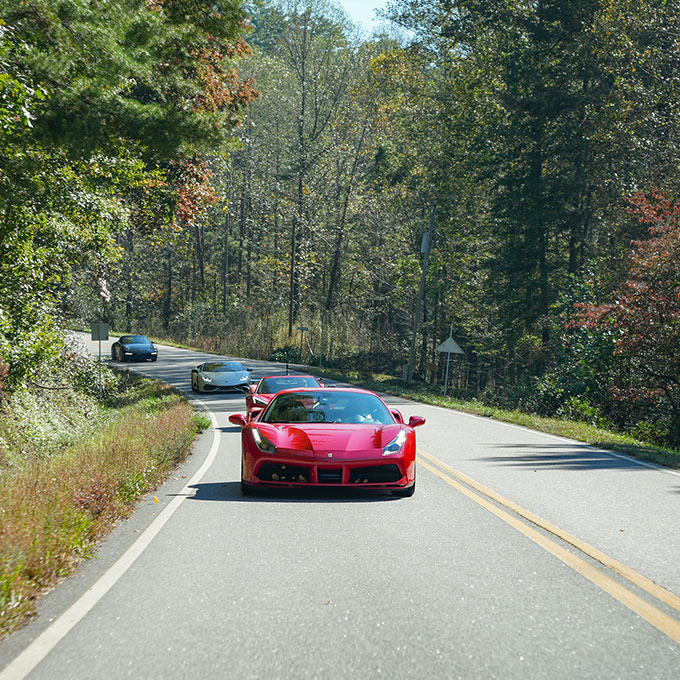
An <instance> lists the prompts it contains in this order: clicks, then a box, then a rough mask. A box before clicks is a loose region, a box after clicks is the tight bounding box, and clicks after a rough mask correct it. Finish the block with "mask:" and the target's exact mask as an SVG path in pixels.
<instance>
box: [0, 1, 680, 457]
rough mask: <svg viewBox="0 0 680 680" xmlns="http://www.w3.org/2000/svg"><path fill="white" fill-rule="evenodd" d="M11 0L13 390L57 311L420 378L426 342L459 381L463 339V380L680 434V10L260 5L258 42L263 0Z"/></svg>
mask: <svg viewBox="0 0 680 680" xmlns="http://www.w3.org/2000/svg"><path fill="white" fill-rule="evenodd" d="M2 2H3V0H0V3H2ZM4 2H5V4H6V5H7V8H6V9H7V11H6V12H4V14H3V16H4V17H5V25H4V27H3V32H2V45H1V46H0V64H2V66H3V69H2V70H3V71H5V75H4V76H3V78H2V79H0V88H1V89H0V117H1V119H0V123H1V125H0V130H1V132H0V134H2V135H3V136H2V140H3V142H2V145H1V146H0V152H1V153H2V154H3V163H2V167H3V171H2V172H3V175H2V176H0V190H1V194H0V199H1V200H2V206H1V208H2V213H1V215H2V218H3V227H2V230H3V231H2V232H1V239H0V247H1V248H3V258H2V261H1V262H0V268H3V267H4V269H3V270H0V277H1V278H0V287H2V290H1V291H0V309H1V310H2V311H1V312H0V331H1V334H2V336H3V337H5V338H11V339H12V340H13V342H12V343H10V342H5V344H4V345H0V354H2V356H3V357H4V361H5V363H6V364H9V365H10V367H12V370H11V371H10V377H9V378H7V380H9V381H10V382H11V380H12V379H13V378H12V375H14V376H16V375H17V374H18V373H17V371H18V369H17V368H16V367H17V365H19V366H20V365H22V364H21V360H20V357H22V356H29V355H30V356H31V357H33V356H37V355H38V353H39V351H40V348H42V347H45V346H46V344H47V343H45V340H44V337H43V335H44V334H46V333H48V334H49V333H50V332H51V331H50V323H52V322H49V323H48V322H47V319H48V318H49V317H48V314H53V313H54V312H55V310H56V311H61V310H64V309H66V310H67V311H68V314H69V315H70V316H72V317H74V318H76V319H79V320H80V321H82V322H87V321H89V320H91V319H93V318H95V317H97V318H103V319H105V320H107V321H109V322H110V323H111V324H112V325H113V326H114V327H115V328H117V329H119V330H121V331H124V330H130V331H139V332H147V333H151V334H156V335H164V336H166V337H171V338H173V339H176V340H180V341H189V342H192V343H195V344H199V345H202V346H204V347H208V348H214V349H221V350H222V351H225V352H228V353H231V354H234V355H242V356H252V357H265V358H266V357H269V356H270V355H272V353H276V356H284V355H285V356H286V357H288V358H290V359H291V360H292V359H295V358H299V359H301V360H305V361H317V362H322V363H324V364H346V365H347V364H351V365H352V366H353V367H355V368H357V369H362V368H365V369H367V370H368V369H374V370H381V371H386V372H391V373H393V374H394V375H401V370H402V366H403V364H404V363H405V362H407V361H408V360H409V356H410V354H411V351H412V348H411V345H412V342H413V340H414V339H415V348H414V349H415V375H416V377H417V378H419V379H423V380H428V381H432V382H437V381H441V380H442V379H443V376H444V370H445V364H444V362H445V356H444V357H442V356H441V355H439V353H437V352H436V347H437V346H438V345H439V344H440V343H441V342H442V341H443V340H444V339H445V338H446V337H447V335H448V332H449V329H450V328H451V325H452V327H453V336H454V338H455V339H456V340H457V341H458V343H459V344H460V345H461V347H462V348H463V349H464V351H465V356H464V357H463V358H459V359H457V360H456V361H455V363H454V366H453V370H452V375H453V383H454V384H453V387H454V388H455V390H456V392H457V394H459V395H460V396H476V397H477V398H480V399H483V400H486V401H487V402H490V403H493V404H496V405H499V406H510V407H514V406H521V407H522V408H526V409H529V410H532V411H536V412H540V413H544V414H549V415H551V414H558V415H561V416H565V417H569V418H577V419H582V420H587V421H589V422H593V423H595V424H605V423H609V424H612V425H614V426H617V427H621V428H627V429H633V430H634V431H637V432H640V433H647V434H646V435H645V436H647V437H652V438H654V437H656V438H657V439H658V440H666V441H669V442H672V443H675V444H676V445H677V444H679V443H680V431H679V427H678V415H677V404H678V399H677V394H678V387H677V385H678V379H679V378H678V368H677V366H676V361H675V359H674V358H673V357H671V355H672V348H673V347H674V346H677V342H678V339H680V338H678V327H677V324H676V322H675V320H674V319H675V317H674V316H673V315H674V314H675V312H673V311H672V310H671V307H669V306H668V305H670V304H671V302H672V300H673V299H675V298H673V295H674V294H675V293H674V291H675V288H674V286H675V283H673V282H672V280H671V278H669V277H672V276H674V275H675V274H674V273H673V272H674V270H673V267H672V258H673V253H674V252H675V251H674V250H673V249H672V244H671V243H670V240H671V239H672V238H673V236H672V229H670V225H671V223H672V219H671V218H672V214H671V212H669V211H670V208H668V209H667V210H666V209H665V208H662V207H661V202H660V201H661V200H662V199H661V198H660V197H661V196H664V197H665V198H664V199H663V200H665V201H666V202H667V203H665V204H664V205H666V206H673V205H675V201H676V199H677V196H678V190H679V187H678V181H677V180H678V174H677V168H678V164H679V161H680V158H679V157H678V154H679V149H680V145H678V144H677V139H678V135H679V132H680V117H679V116H678V106H679V104H678V102H680V97H678V94H679V92H678V83H679V81H678V73H680V70H679V68H680V59H679V57H680V51H679V50H680V48H679V47H678V42H677V35H678V29H679V28H680V26H679V22H680V12H679V11H678V10H680V3H679V2H678V0H607V1H606V2H604V0H585V1H584V0H578V1H577V0H559V1H558V0H539V1H538V2H531V3H527V2H508V1H507V0H452V1H448V0H447V2H442V1H440V0H391V2H390V3H389V5H388V9H387V10H385V12H384V14H385V17H386V18H387V19H389V20H390V21H391V24H390V25H391V26H392V27H393V30H392V33H385V32H383V33H380V34H375V35H372V36H366V35H362V34H361V33H360V32H358V31H357V30H356V28H355V27H354V26H353V25H352V24H351V22H350V21H349V20H348V18H347V16H346V15H345V14H344V13H343V11H342V10H341V9H340V8H339V7H338V5H336V4H334V3H333V0H299V1H298V0H276V1H274V2H271V1H270V0H258V1H257V2H255V3H254V4H252V5H250V6H248V7H247V13H248V14H249V15H250V20H249V24H250V28H249V31H247V32H246V33H245V34H244V35H245V38H246V39H247V41H248V44H249V46H250V47H248V46H247V45H246V44H245V43H244V42H243V39H242V38H241V37H240V33H239V31H240V29H241V24H240V21H241V14H240V10H239V8H238V6H236V5H234V6H227V5H224V6H223V5H220V6H219V7H220V9H219V10H216V9H215V6H214V5H213V4H211V3H207V2H206V3H202V2H193V3H183V2H179V1H177V2H172V1H170V0H165V1H161V0H156V1H155V2H151V1H149V2H146V3H145V2H141V0H118V1H113V0H110V1H109V2H106V3H100V5H99V6H98V9H97V10H96V11H95V10H92V9H91V7H90V4H89V3H86V2H84V0H83V2H78V1H77V0H70V1H69V2H56V1H51V2H50V1H48V0H41V1H40V2H36V1H32V2H30V3H29V2H18V3H17V2H14V3H9V2H8V0H4ZM205 8H210V9H209V11H206V12H203V11H201V9H205ZM57 46H58V49H57ZM95 54H96V55H97V57H98V58H97V59H95V58H94V55H95ZM101 55H105V58H101ZM236 59H240V62H239V73H240V76H239V75H237V74H236V72H235V71H234V60H236ZM253 83H255V85H253ZM253 87H257V90H258V92H259V96H258V97H255V92H254V90H253ZM239 111H240V112H241V119H242V125H241V126H240V127H238V128H236V131H235V135H236V140H235V141H234V142H233V143H232V145H231V146H230V147H226V146H225V143H224V142H225V140H226V138H227V137H228V136H229V134H232V130H233V126H234V124H235V123H236V118H237V116H238V113H239ZM631 202H632V203H631ZM631 206H632V209H631ZM664 210H666V212H664ZM651 214H654V215H663V224H664V225H665V226H664V228H666V227H668V229H667V231H664V232H663V234H662V233H660V232H658V231H654V230H652V231H651V232H650V231H649V229H648V227H649V226H651V225H652V223H651V222H649V221H645V220H649V219H651V217H650V215H651ZM640 218H643V220H642V221H641V219H640ZM657 227H658V225H657V226H656V227H655V229H656V228H657ZM659 228H660V227H659ZM425 233H430V235H431V236H433V238H432V239H431V240H430V242H429V244H428V243H427V242H425V241H423V235H424V234H425ZM19 235H20V236H19ZM654 249H655V250H654ZM652 250H653V252H655V253H659V255H658V257H657V256H654V255H653V253H652ZM422 251H427V252H425V253H423V252H422ZM5 253H7V256H6V255H5ZM664 253H670V255H668V257H666V256H664V255H663V254H664ZM8 257H9V259H8ZM664 258H665V259H664ZM426 260H427V263H428V267H427V271H426V278H425V280H424V286H423V296H422V306H421V305H420V304H419V283H420V275H421V269H422V265H423V263H424V262H425V261H426ZM651 262H654V263H655V265H654V266H656V267H657V270H655V271H651V266H652V265H651ZM8 263H11V265H10V264H8ZM70 272H73V273H74V276H73V277H72V278H71V279H70V280H69V276H68V274H69V273H70ZM664 277H665V278H664ZM575 305H577V306H575ZM663 305H666V307H664V306H663ZM624 308H625V310H626V311H625V314H624V312H623V311H622V310H623V309H624ZM421 309H422V314H420V319H419V321H420V323H419V325H418V327H417V329H416V330H417V332H416V333H415V334H413V329H414V325H415V323H416V318H417V317H418V316H419V312H420V310H421ZM662 314H663V315H665V316H664V317H663V318H664V321H658V319H659V318H660V316H659V315H662ZM57 318H58V315H57ZM36 319H40V320H41V323H36ZM300 328H304V329H308V330H304V331H302V330H299V329H300ZM615 338H616V342H614V339H615ZM635 338H638V340H636V339H635ZM17 340H18V341H19V345H20V346H21V348H22V349H21V350H20V351H19V352H17V351H16V350H15V349H13V348H14V347H15V344H16V341H17ZM643 340H644V342H643ZM643 345H644V346H643ZM26 365H27V366H28V365H30V362H26ZM0 379H2V377H0Z"/></svg>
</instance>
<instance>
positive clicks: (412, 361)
mask: <svg viewBox="0 0 680 680" xmlns="http://www.w3.org/2000/svg"><path fill="white" fill-rule="evenodd" d="M434 224H435V212H434V208H433V209H432V214H431V216H430V229H429V231H427V232H426V233H425V234H423V242H422V245H421V246H420V252H421V253H424V254H425V257H424V258H423V273H422V274H421V276H420V289H419V291H418V300H417V301H416V316H415V319H414V321H413V335H412V337H411V354H410V356H409V360H408V373H407V375H406V382H409V383H410V382H411V381H412V380H413V372H414V370H415V366H416V337H417V335H418V326H420V317H421V315H422V312H423V299H424V298H425V280H426V279H427V265H428V263H429V261H430V253H431V252H432V241H433V239H434Z"/></svg>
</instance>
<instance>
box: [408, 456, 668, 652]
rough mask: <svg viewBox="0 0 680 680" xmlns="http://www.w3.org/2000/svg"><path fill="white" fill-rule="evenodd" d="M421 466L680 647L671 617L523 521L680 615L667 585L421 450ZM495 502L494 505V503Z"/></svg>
mask: <svg viewBox="0 0 680 680" xmlns="http://www.w3.org/2000/svg"><path fill="white" fill-rule="evenodd" d="M418 464H419V465H422V466H423V467H424V468H425V469H427V470H429V471H430V472H431V473H432V474H434V475H436V476H437V477H439V478H440V479H442V480H443V481H444V482H446V483H447V484H449V485H450V486H452V487H453V488H454V489H456V490H457V491H460V492H461V493H462V494H464V495H465V496H467V497H468V498H469V499H470V500H472V501H474V502H475V503H477V504H478V505H481V506H482V507H483V508H485V509H486V510H488V511H489V512H491V513H493V514H494V515H496V517H498V518H499V519H501V520H503V521H504V522H506V523H507V524H509V525H510V526H511V527H513V528H514V529H517V530H518V531H520V532H521V533H523V534H524V535H525V536H526V537H527V538H529V539H531V540H532V541H533V542H534V543H536V544H537V545H539V546H541V548H543V549H544V550H547V551H548V552H549V553H551V554H552V555H554V556H555V557H557V559H559V560H561V561H562V562H564V563H565V564H566V565H568V566H569V567H571V568H572V569H574V571H577V572H578V573H579V574H581V575H582V576H585V578H587V579H588V580H589V581H591V582H592V583H594V584H595V585H596V586H598V587H599V588H601V589H602V590H604V591H605V592H607V593H609V594H610V595H611V596H612V597H614V598H616V599H617V600H618V601H619V602H621V604H623V605H625V606H626V607H628V609H630V610H631V611H633V612H635V613H636V614H637V615H638V616H640V617H641V618H643V619H644V620H645V621H647V622H648V623H650V624H651V625H652V626H654V627H655V628H656V629H657V630H659V631H661V632H662V633H663V634H664V635H667V636H668V637H669V638H671V640H673V641H675V642H677V643H678V644H680V622H679V621H677V620H676V619H674V618H672V617H671V616H668V614H666V613H664V612H663V611H661V610H660V609H658V608H657V607H655V606H653V605H652V604H650V603H649V602H648V601H647V600H645V599H643V598H642V597H640V596H639V595H636V594H635V593H634V592H632V591H631V590H628V588H626V587H625V586H624V585H622V584H621V583H619V582H618V581H616V580H614V579H613V578H611V576H608V575H607V574H606V573H604V572H602V571H600V570H599V569H597V568H595V567H594V566H593V565H592V564H590V563H589V562H586V561H585V560H584V559H582V558H581V557H579V556H578V555H576V554H574V553H573V552H571V551H569V550H567V549H566V548H565V547H563V546H562V545H560V544H559V543H557V542H556V541H554V540H552V539H551V538H549V537H548V536H546V535H545V534H543V533H541V532H540V531H537V530H536V529H534V528H533V527H531V526H529V525H528V524H526V523H525V522H523V521H522V520H521V519H519V518H520V517H522V518H524V519H525V520H527V521H529V522H531V523H532V524H534V525H536V526H537V527H540V528H541V529H543V530H544V531H546V532H548V533H550V534H552V535H553V536H556V537H557V538H559V539H560V540H561V541H564V542H565V543H568V544H569V545H571V546H573V547H574V548H577V549H578V550H580V551H581V552H582V553H584V554H585V555H588V556H589V557H591V558H593V559H594V560H597V561H598V562H600V563H601V564H602V565H604V566H605V567H607V568H609V569H611V570H612V571H615V572H616V573H617V574H619V575H620V576H623V577H624V578H625V579H627V580H628V581H630V583H632V584H634V585H635V586H637V587H638V588H640V589H641V590H643V591H645V592H646V593H648V594H649V595H652V596H653V597H654V598H656V599H657V600H658V601H659V602H663V603H664V604H665V605H667V606H669V607H672V608H673V609H676V610H677V611H680V596H678V595H676V594H675V593H673V592H672V591H670V590H667V589H666V588H664V587H663V586H660V585H659V584H658V583H654V581H652V580H650V579H648V578H647V577H646V576H642V574H638V573H637V572H636V571H634V570H633V569H631V568H630V567H627V566H626V565H625V564H622V563H621V562H618V561H617V560H615V559H614V558H612V557H610V556H609V555H606V554H605V553H603V552H602V551H601V550H598V549H597V548H594V547H593V546H591V545H588V543H586V542H585V541H582V540H580V539H578V538H576V536H573V535H572V534H570V533H568V532H566V531H563V530H562V529H560V528H559V527H556V526H555V525H554V524H551V523H550V522H547V521H546V520H544V519H543V518H541V517H539V516H538V515H536V514H534V513H533V512H530V511H529V510H526V509H524V508H522V507H521V506H520V505H517V503H514V502H513V501H510V500H508V499H507V498H504V497H503V496H501V495H500V494H498V493H496V492H495V491H493V490H491V489H489V488H488V487H486V486H484V485H482V484H480V483H479V482H476V481H475V480H474V479H472V478H471V477H468V476H467V475H465V474H463V473H462V472H460V471H458V470H456V469H455V468H452V467H451V466H449V465H447V464H446V463H444V462H442V461H441V460H439V459H438V458H435V457H434V456H432V455H430V454H429V453H427V452H425V451H423V450H422V449H418ZM473 489H474V491H473ZM475 492H478V493H475ZM480 494H481V495H480ZM491 501H493V503H492V502H491ZM499 505H501V506H504V507H505V508H507V509H508V510H510V511H511V512H512V513H514V514H510V513H509V512H506V511H505V510H503V509H502V508H500V507H499Z"/></svg>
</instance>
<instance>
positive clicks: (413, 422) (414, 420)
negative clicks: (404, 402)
mask: <svg viewBox="0 0 680 680" xmlns="http://www.w3.org/2000/svg"><path fill="white" fill-rule="evenodd" d="M424 424H425V418H423V416H411V417H410V418H409V419H408V426H409V427H418V426H419V425H424Z"/></svg>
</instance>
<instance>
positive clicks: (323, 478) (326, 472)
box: [318, 467, 342, 484]
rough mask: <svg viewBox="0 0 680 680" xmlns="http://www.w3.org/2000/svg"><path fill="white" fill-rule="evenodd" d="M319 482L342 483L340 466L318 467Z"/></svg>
mask: <svg viewBox="0 0 680 680" xmlns="http://www.w3.org/2000/svg"><path fill="white" fill-rule="evenodd" d="M318 477H319V484H342V468H321V467H320V468H319V469H318Z"/></svg>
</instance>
